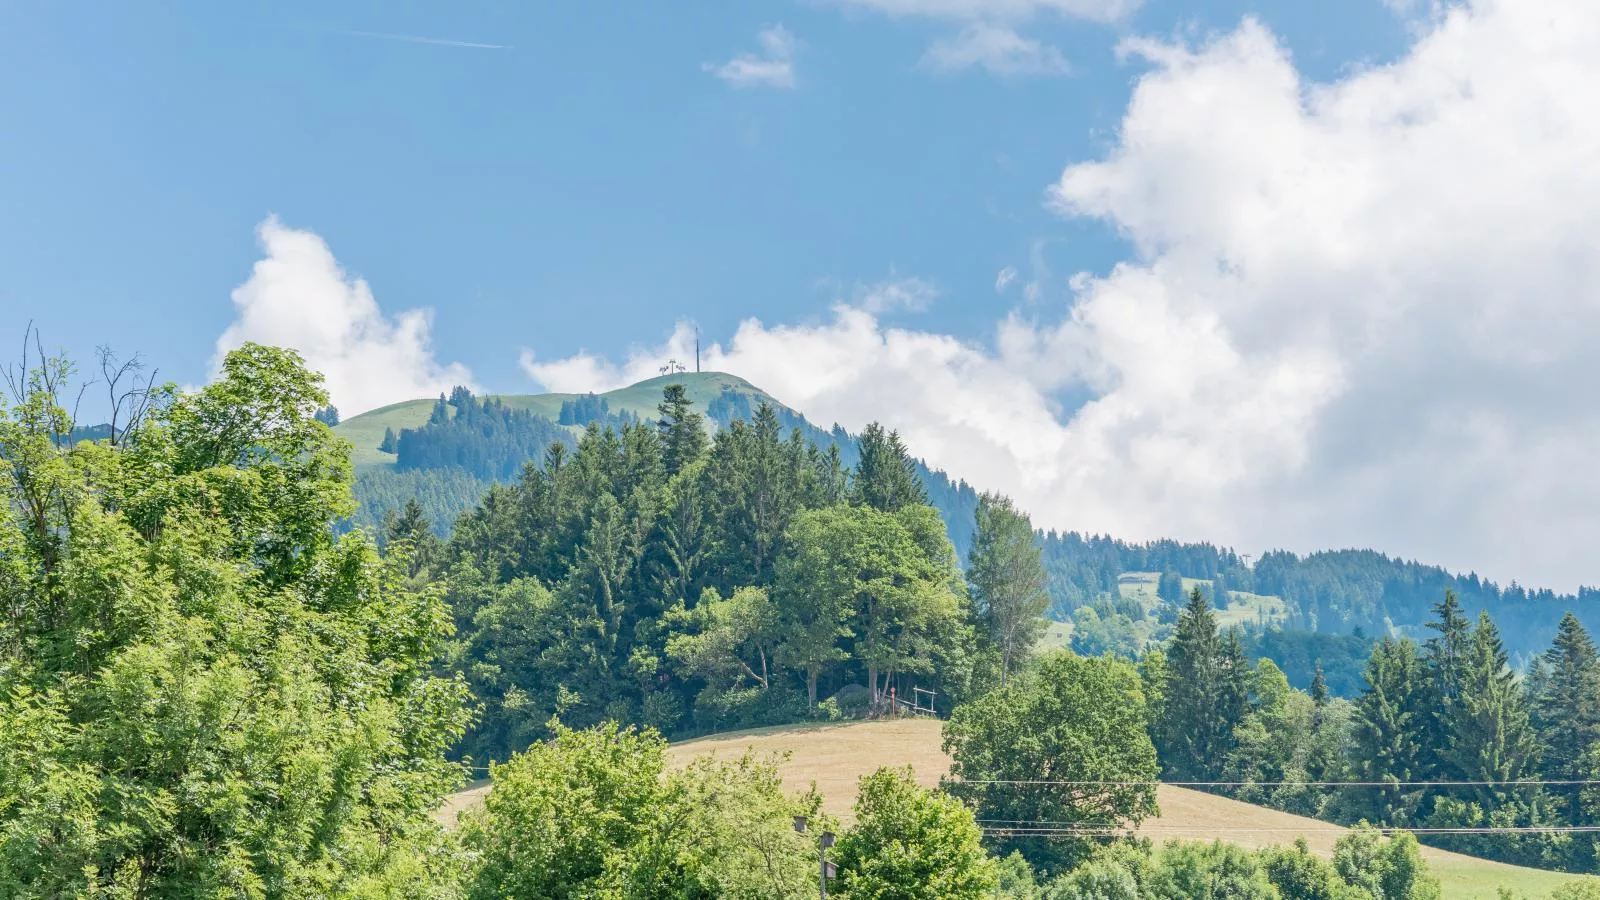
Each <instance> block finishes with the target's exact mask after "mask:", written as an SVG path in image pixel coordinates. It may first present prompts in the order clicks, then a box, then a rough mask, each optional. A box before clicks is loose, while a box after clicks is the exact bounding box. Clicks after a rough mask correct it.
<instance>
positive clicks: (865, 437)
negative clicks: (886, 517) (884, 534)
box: [851, 422, 928, 512]
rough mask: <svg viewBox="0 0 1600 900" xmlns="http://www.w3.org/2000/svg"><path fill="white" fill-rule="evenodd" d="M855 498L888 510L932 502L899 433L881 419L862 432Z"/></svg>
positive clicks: (885, 510)
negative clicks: (890, 428) (885, 427)
mask: <svg viewBox="0 0 1600 900" xmlns="http://www.w3.org/2000/svg"><path fill="white" fill-rule="evenodd" d="M851 500H852V501H854V502H856V503H860V504H862V505H865V506H870V507H872V508H874V509H879V510H882V511H884V512H895V511H897V510H899V509H901V508H903V507H906V506H911V505H913V504H917V503H927V502H928V493H927V491H926V490H925V489H924V488H923V486H922V479H921V478H919V477H918V476H917V464H916V462H915V461H913V460H912V459H911V455H910V454H909V453H907V452H906V445H905V444H904V443H903V442H902V441H901V440H900V434H899V432H895V431H885V430H884V427H883V426H882V425H879V424H878V423H877V422H873V423H871V424H870V425H868V426H867V427H866V430H864V431H862V432H861V461H860V462H858V463H857V464H856V476H855V481H854V483H853V484H852V485H851Z"/></svg>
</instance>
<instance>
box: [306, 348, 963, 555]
mask: <svg viewBox="0 0 1600 900" xmlns="http://www.w3.org/2000/svg"><path fill="white" fill-rule="evenodd" d="M669 384H682V385H683V386H684V390H685V392H686V393H687V394H688V396H689V399H690V400H692V401H694V404H695V409H696V411H697V412H700V413H701V414H703V415H704V416H705V417H706V426H707V428H708V429H709V430H712V431H715V430H716V429H718V428H722V427H726V426H727V425H728V424H729V423H730V422H732V421H734V420H735V419H748V418H749V417H750V416H751V415H753V414H754V412H755V410H756V409H758V408H759V407H760V406H761V404H763V403H766V404H770V405H771V406H772V408H773V410H774V411H776V412H777V414H778V421H779V422H780V423H781V424H782V425H783V427H784V428H785V429H798V430H799V431H800V433H801V434H802V435H803V436H804V437H805V438H806V439H807V440H809V441H811V442H813V443H815V444H817V445H818V446H820V447H824V448H826V447H829V446H837V447H838V448H839V453H840V456H841V457H842V458H843V460H844V462H845V465H847V466H853V465H855V462H856V459H857V457H858V455H859V453H858V450H857V444H856V439H855V438H854V436H852V435H850V434H848V433H846V432H845V431H844V429H842V428H840V427H839V426H838V425H834V426H833V427H832V428H831V429H828V430H824V429H822V428H819V427H817V426H816V425H814V424H812V423H811V422H810V421H808V420H807V419H806V417H805V416H804V415H802V414H800V413H799V412H797V411H795V410H793V409H791V408H790V407H788V406H786V405H784V404H783V403H782V402H781V401H779V400H778V399H777V398H776V397H773V396H772V395H771V394H769V393H767V392H766V391H763V390H762V389H760V388H759V387H756V386H755V385H753V384H751V383H750V382H748V381H745V380H744V379H743V378H740V377H738V376H737V375H730V374H728V373H726V372H678V373H675V374H671V375H661V376H658V377H656V378H650V379H646V380H644V381H641V382H638V383H637V384H631V385H628V386H627V387H623V388H618V389H616V390H614V391H607V392H605V393H603V394H595V395H592V397H594V398H597V399H598V400H603V401H604V404H605V408H606V410H607V411H608V414H609V415H611V416H618V415H624V414H625V415H629V416H632V417H634V418H636V419H638V420H640V421H648V420H650V419H653V418H654V417H655V416H656V415H657V412H656V405H657V404H658V403H660V402H661V392H662V389H663V388H665V387H666V386H667V385H669ZM590 397H591V395H587V394H557V393H552V394H496V395H490V396H489V397H486V398H483V399H486V400H491V401H498V402H499V403H501V404H503V405H504V406H505V407H507V408H508V409H513V410H521V411H526V412H529V413H532V414H533V415H534V416H538V417H540V418H542V419H544V420H547V422H548V423H550V424H552V425H554V426H555V427H556V428H558V429H560V432H559V433H561V434H564V435H566V436H570V438H571V440H572V441H573V442H576V441H577V439H578V438H579V437H580V436H581V435H582V434H583V431H584V425H583V424H572V425H560V424H557V423H559V421H560V417H561V410H562V405H563V404H565V403H568V402H577V401H581V400H587V399H589V398H590ZM437 402H438V401H437V399H436V398H422V399H417V400H406V401H402V402H400V403H393V404H390V405H388V406H384V407H381V408H379V409H374V410H371V411H369V412H364V413H361V414H360V415H357V416H352V417H350V418H349V419H346V420H344V421H343V422H341V423H339V424H338V425H337V426H335V427H334V431H335V432H336V433H337V434H339V435H340V436H342V437H344V438H346V439H347V440H349V441H350V442H351V443H352V444H354V445H355V453H354V454H353V455H352V461H353V462H354V463H355V469H356V499H357V501H359V502H360V503H361V507H362V508H361V511H360V512H359V513H358V514H357V516H356V520H355V521H356V524H358V525H364V526H373V525H377V524H378V523H379V522H381V521H382V520H383V515H384V513H385V512H386V511H387V510H389V509H394V508H397V507H398V506H400V505H402V504H404V502H405V500H406V499H408V498H409V497H411V496H413V495H418V496H420V497H421V498H422V499H423V501H424V503H423V506H424V509H425V510H426V512H427V513H428V516H429V518H430V519H431V520H432V521H433V523H434V525H435V527H436V528H438V529H439V530H441V532H442V531H444V530H446V529H448V528H449V526H450V524H451V523H452V522H453V521H454V520H455V518H456V516H458V515H460V514H461V513H462V512H464V511H466V510H467V509H469V508H471V506H472V505H473V504H475V503H476V502H477V501H478V499H479V498H480V497H481V496H482V495H483V492H484V490H486V489H487V488H488V485H489V484H490V483H491V481H490V479H489V478H488V477H486V476H484V475H482V474H481V473H471V472H463V471H460V470H456V469H451V470H445V469H435V470H418V469H415V468H413V469H410V470H409V471H405V470H402V467H401V466H400V458H399V456H398V455H397V454H395V453H385V452H382V451H380V450H379V449H378V446H379V444H381V443H382V442H383V437H384V433H385V432H386V431H389V430H393V431H394V433H395V434H396V435H398V434H400V432H401V431H403V430H405V429H408V428H411V429H415V428H421V427H422V426H424V425H425V424H427V422H428V420H429V417H430V416H431V415H432V413H433V409H434V406H435V404H436V403H437ZM913 449H914V448H913ZM434 473H438V474H434ZM919 474H920V475H921V476H922V480H923V484H924V486H925V487H926V488H927V490H928V499H929V502H931V503H932V504H933V505H934V507H936V508H937V509H938V510H939V511H940V513H941V514H942V515H943V516H944V519H945V524H946V526H947V527H948V529H949V531H950V538H951V540H952V541H953V542H954V543H955V545H956V549H957V551H958V552H959V553H960V554H961V555H962V556H963V557H965V554H966V549H967V547H968V546H969V544H970V542H971V535H972V519H973V513H974V511H975V510H976V508H977V503H978V495H977V492H976V491H974V490H973V489H972V488H971V487H969V486H968V485H967V484H966V483H965V482H962V481H956V480H953V479H951V478H950V477H949V476H947V475H945V473H943V472H941V471H938V470H936V469H930V468H929V467H928V466H926V465H924V464H920V463H919Z"/></svg>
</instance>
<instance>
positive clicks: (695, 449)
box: [656, 384, 709, 477]
mask: <svg viewBox="0 0 1600 900" xmlns="http://www.w3.org/2000/svg"><path fill="white" fill-rule="evenodd" d="M656 412H658V413H660V414H661V418H659V419H657V420H656V428H657V429H658V430H659V431H660V434H661V445H662V446H661V450H662V452H661V461H662V463H663V464H665V465H666V467H667V475H668V477H671V476H673V475H676V474H678V473H679V472H680V471H682V470H683V469H684V467H686V466H688V465H690V464H692V463H693V462H694V461H695V460H697V459H699V458H700V457H701V456H703V455H704V454H705V452H706V446H707V444H708V443H709V441H708V440H707V438H706V432H705V418H704V417H703V416H701V415H700V414H699V413H697V412H695V411H694V401H693V400H690V399H689V394H688V392H687V391H686V390H685V389H684V387H683V385H681V384H669V385H667V386H666V387H665V388H663V389H662V391H661V403H660V404H659V405H657V406H656Z"/></svg>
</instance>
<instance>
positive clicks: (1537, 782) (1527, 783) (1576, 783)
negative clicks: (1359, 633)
mask: <svg viewBox="0 0 1600 900" xmlns="http://www.w3.org/2000/svg"><path fill="white" fill-rule="evenodd" d="M953 783H954V784H1022V785H1052V786H1056V787H1160V786H1162V785H1165V786H1167V787H1185V788H1197V787H1334V788H1340V787H1373V788H1377V787H1385V788H1388V787H1542V786H1567V787H1581V786H1591V785H1600V779H1594V778H1587V779H1570V780H1563V779H1527V780H1520V781H1056V780H1051V779H1043V778H1040V779H1027V778H963V779H961V780H959V781H956V782H953Z"/></svg>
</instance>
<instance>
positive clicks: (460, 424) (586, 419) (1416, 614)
mask: <svg viewBox="0 0 1600 900" xmlns="http://www.w3.org/2000/svg"><path fill="white" fill-rule="evenodd" d="M669 384H682V385H683V386H684V388H685V390H686V392H687V393H688V395H689V397H690V399H692V400H693V401H694V403H695V406H696V408H697V409H698V410H699V411H700V412H702V413H703V414H704V415H705V416H706V428H707V430H709V431H715V430H716V429H718V428H724V427H726V426H727V425H728V424H729V423H730V422H732V421H734V420H736V419H748V418H750V417H751V416H752V415H753V414H754V413H755V411H756V410H757V409H758V408H759V407H760V406H761V404H763V403H766V404H770V405H771V406H772V408H773V409H774V410H775V411H776V413H777V415H778V419H779V421H780V423H781V424H782V425H783V426H784V427H785V428H786V429H798V430H799V431H800V433H801V434H802V436H803V437H805V438H806V439H807V440H810V441H812V442H814V443H816V444H817V445H818V446H819V447H822V448H824V449H826V448H827V447H829V446H837V447H838V448H839V453H840V456H841V458H842V459H843V461H844V463H845V465H846V466H854V465H855V463H856V461H857V458H858V455H859V449H858V443H857V440H856V437H855V436H854V435H851V434H849V433H848V432H846V431H845V430H844V429H843V428H841V427H839V426H838V425H833V426H832V427H831V428H828V429H823V428H820V427H818V426H817V425H815V424H813V423H812V422H810V421H809V420H807V419H806V417H805V416H804V415H802V414H801V413H799V412H798V411H796V410H794V409H791V408H790V407H788V406H786V405H785V404H784V403H782V402H781V401H780V400H778V399H777V398H775V397H773V396H772V395H771V394H768V393H767V392H766V391H763V390H762V389H760V388H759V387H757V386H755V385H753V384H751V383H750V382H748V381H745V380H744V379H742V378H739V377H737V376H735V375H729V374H727V373H724V372H681V373H676V374H671V375H663V376H660V377H657V378H651V379H648V380H645V381H641V382H639V383H637V384H633V385H629V386H627V387H624V388H619V389H617V390H614V391H607V392H605V393H602V394H555V393H551V394H521V395H516V394H506V395H488V396H474V395H473V394H471V393H470V392H468V391H467V390H466V389H465V388H457V389H455V390H454V391H452V392H451V393H450V394H449V395H440V396H439V397H437V398H433V399H417V400H407V401H404V402H401V403H395V404H392V405H389V406H385V407H382V408H381V409H375V410H372V411H370V412H366V413H362V414H361V415H358V416H355V417H353V418H350V419H347V420H345V421H344V422H342V423H340V424H339V425H337V426H336V427H335V429H334V430H335V431H336V432H338V433H339V434H340V435H343V436H344V437H346V438H348V439H349V440H350V441H351V442H352V443H353V444H354V445H355V454H354V462H355V468H356V484H355V494H356V499H357V500H358V501H359V502H360V504H361V506H360V510H359V511H358V512H357V514H356V516H355V517H354V519H353V520H352V523H351V524H352V525H354V526H358V527H377V526H379V525H380V524H381V523H382V522H383V520H384V517H385V515H387V514H388V513H389V512H391V511H398V510H399V509H400V508H401V507H403V506H404V505H405V504H406V502H407V501H408V500H411V499H413V498H414V499H416V500H418V501H419V502H420V503H421V505H422V508H423V511H424V513H425V514H426V515H427V517H428V519H429V521H430V522H432V523H433V526H434V528H435V530H437V531H438V532H439V533H440V534H444V533H447V532H448V531H449V529H450V527H451V525H452V523H453V522H454V521H455V519H456V517H457V516H459V515H460V514H461V513H463V512H465V511H467V510H468V509H471V508H472V507H474V506H475V505H476V504H477V503H478V501H479V500H480V499H482V497H483V495H484V493H485V492H486V491H487V490H488V488H489V486H490V485H492V484H494V483H496V482H502V483H503V482H509V481H511V480H514V479H515V478H516V477H517V475H518V473H519V472H520V471H521V469H522V467H523V466H524V465H525V464H527V463H528V462H529V461H533V462H535V464H537V463H539V462H541V461H542V459H543V456H544V452H545V450H546V449H547V448H548V447H549V446H550V444H552V443H563V444H566V445H568V446H569V448H570V447H572V446H575V445H576V443H577V440H578V438H579V437H580V436H581V435H582V434H583V432H584V430H585V428H587V427H589V426H590V425H591V424H592V425H596V426H598V427H602V428H604V427H620V426H621V425H623V424H625V423H638V422H647V421H650V420H652V419H653V418H654V417H655V416H656V414H657V413H656V404H657V403H658V402H660V399H661V392H662V389H663V388H664V387H666V386H667V385H669ZM386 436H389V437H391V438H392V446H391V449H390V450H387V451H386V450H383V449H380V447H382V446H385V445H386ZM911 449H912V451H913V452H915V450H916V448H914V447H913V448H911ZM919 474H920V475H921V476H922V480H923V484H924V486H925V487H926V489H927V492H928V499H929V502H930V503H931V504H932V505H933V506H934V507H935V508H936V509H938V510H939V512H940V514H941V515H942V516H943V518H944V521H945V526H946V529H947V530H948V532H949V534H950V539H951V541H952V543H954V544H955V546H956V549H957V552H958V553H959V554H960V558H961V559H963V560H964V559H965V557H966V553H967V550H968V548H969V547H970V546H971V542H972V531H973V514H974V511H975V510H976V508H977V503H978V494H977V491H976V490H974V488H973V487H972V486H971V485H969V484H967V483H966V482H965V481H962V480H959V479H953V478H951V477H950V476H949V475H947V474H945V473H944V472H942V471H939V470H937V469H933V468H930V467H928V466H927V465H925V464H920V463H919ZM1019 500H1021V501H1022V504H1023V506H1024V507H1026V505H1027V498H1019ZM1040 544H1041V547H1042V549H1043V554H1044V563H1045V567H1046V570H1047V572H1048V574H1049V590H1050V595H1051V601H1052V603H1051V610H1050V614H1051V615H1052V616H1053V617H1054V618H1057V619H1060V620H1062V621H1068V620H1073V619H1074V613H1075V612H1076V611H1078V610H1080V609H1082V608H1085V607H1090V608H1093V609H1094V610H1095V613H1096V621H1098V622H1099V626H1098V628H1099V633H1098V634H1097V635H1096V636H1095V638H1094V639H1093V640H1092V641H1091V640H1087V636H1088V631H1085V632H1084V635H1083V636H1082V637H1083V638H1084V644H1083V646H1082V647H1080V649H1082V650H1084V651H1085V652H1099V650H1098V649H1092V648H1099V647H1101V646H1102V644H1101V642H1102V641H1105V642H1109V645H1110V646H1112V647H1122V648H1126V647H1128V646H1133V645H1137V644H1140V643H1142V642H1143V641H1144V640H1146V639H1149V638H1155V639H1159V638H1160V637H1162V636H1164V634H1165V633H1166V630H1168V627H1169V626H1170V622H1165V621H1164V620H1163V618H1162V616H1163V610H1162V608H1161V605H1160V600H1163V599H1164V600H1166V601H1168V602H1169V603H1170V602H1171V601H1173V600H1174V599H1175V598H1174V597H1172V596H1167V597H1164V598H1159V599H1158V598H1157V597H1156V596H1155V593H1154V589H1155V585H1156V584H1158V583H1159V582H1161V581H1163V580H1164V581H1168V582H1171V583H1172V584H1176V585H1180V588H1179V589H1180V590H1188V589H1189V588H1190V587H1193V586H1194V585H1195V584H1201V585H1202V586H1203V587H1204V589H1205V590H1206V591H1207V593H1208V594H1211V595H1213V596H1216V597H1220V598H1222V599H1221V600H1220V601H1219V605H1229V606H1233V605H1236V604H1238V603H1240V602H1243V603H1245V604H1246V605H1245V606H1244V607H1241V608H1240V609H1237V610H1235V615H1236V616H1237V617H1238V619H1239V621H1238V622H1237V624H1239V625H1241V626H1242V627H1245V628H1246V629H1247V630H1251V631H1255V632H1262V631H1266V630H1269V629H1270V630H1275V631H1277V632H1279V633H1281V634H1284V635H1288V636H1289V638H1285V639H1282V640H1280V641H1279V643H1280V644H1281V643H1284V640H1289V639H1290V638H1292V641H1290V644H1292V646H1294V647H1295V648H1296V652H1294V653H1293V654H1289V655H1290V656H1293V657H1294V658H1297V659H1298V658H1303V659H1302V661H1303V662H1304V665H1303V666H1296V667H1292V671H1291V677H1292V678H1294V680H1295V683H1296V684H1297V685H1300V686H1304V683H1308V682H1309V678H1310V675H1311V671H1312V667H1313V665H1314V664H1315V662H1316V661H1318V660H1319V659H1320V660H1322V661H1324V662H1325V663H1331V661H1332V660H1333V659H1334V658H1339V659H1341V660H1343V661H1344V663H1345V664H1346V666H1345V667H1346V668H1349V669H1351V671H1349V672H1343V673H1340V674H1342V675H1343V676H1345V677H1344V679H1343V680H1345V681H1348V682H1350V683H1351V684H1354V683H1355V681H1356V678H1357V671H1358V669H1359V666H1360V665H1361V664H1362V663H1363V662H1364V659H1365V655H1366V654H1365V652H1364V650H1361V651H1360V652H1355V651H1353V650H1352V648H1351V647H1347V646H1345V645H1344V644H1342V643H1340V642H1338V641H1334V640H1330V638H1332V637H1335V636H1351V635H1353V636H1356V637H1358V638H1364V639H1365V638H1367V637H1368V636H1370V638H1376V637H1379V636H1382V635H1384V634H1404V635H1407V636H1410V637H1412V638H1414V639H1424V638H1426V637H1427V636H1428V635H1429V634H1430V633H1431V632H1429V631H1427V629H1426V628H1425V627H1424V623H1426V622H1428V621H1430V620H1431V618H1432V615H1431V608H1432V605H1433V604H1434V603H1436V602H1438V601H1439V599H1440V598H1441V597H1442V596H1443V594H1444V592H1445V591H1446V590H1452V591H1454V592H1455V593H1456V594H1457V595H1458V596H1459V597H1460V598H1461V601H1462V605H1463V607H1464V608H1465V610H1466V611H1467V613H1468V614H1469V615H1472V616H1475V615H1476V614H1477V613H1478V612H1479V611H1485V612H1488V613H1489V614H1490V615H1491V616H1493V617H1494V618H1495V619H1496V620H1497V621H1498V622H1499V623H1500V626H1501V629H1502V632H1503V637H1504V639H1505V642H1506V645H1507V647H1508V649H1509V650H1510V652H1511V654H1512V657H1513V661H1514V663H1515V664H1517V665H1518V666H1519V667H1522V666H1524V665H1526V664H1527V663H1528V662H1529V661H1530V659H1531V657H1532V656H1533V655H1534V654H1536V653H1539V652H1541V651H1542V650H1543V649H1544V648H1545V647H1546V646H1548V644H1549V641H1550V639H1551V636H1552V635H1553V633H1554V630H1555V626H1556V622H1557V621H1558V620H1559V619H1560V617H1561V614H1562V613H1563V612H1565V611H1567V610H1573V611H1576V612H1577V613H1578V615H1579V617H1580V618H1581V619H1582V620H1583V622H1584V624H1585V625H1586V626H1587V627H1589V628H1590V629H1591V630H1600V592H1596V591H1594V590H1592V589H1588V588H1585V589H1582V590H1580V591H1579V592H1578V593H1577V594H1576V595H1573V594H1556V593H1554V592H1552V591H1549V590H1529V589H1527V588H1524V587H1522V586H1520V585H1517V584H1516V583H1514V582H1513V583H1512V584H1510V585H1508V586H1505V587H1501V586H1499V585H1497V584H1495V583H1493V582H1490V581H1487V580H1484V579H1481V578H1479V577H1478V576H1477V575H1475V574H1467V575H1459V574H1454V573H1451V572H1447V571H1445V570H1444V569H1442V568H1439V567H1437V566H1427V565H1423V564H1421V563H1418V562H1414V561H1406V560H1401V559H1395V558H1390V557H1388V556H1385V555H1383V554H1381V553H1378V552H1376V551H1373V550H1336V551H1324V552H1320V553H1314V554H1311V555H1309V556H1303V557H1302V556H1298V555H1295V554H1292V553H1287V552H1284V551H1278V550H1274V551H1269V552H1267V553H1264V554H1262V555H1261V556H1260V557H1259V559H1258V561H1257V562H1256V563H1255V564H1254V565H1253V566H1252V565H1248V564H1247V558H1242V557H1241V556H1240V554H1238V553H1235V552H1234V551H1233V550H1232V549H1230V548H1227V547H1219V546H1216V545H1213V544H1209V543H1180V542H1177V541H1171V540H1157V541H1150V542H1146V543H1130V542H1126V541H1121V540H1117V539H1115V538H1113V537H1110V536H1099V535H1082V534H1078V533H1075V532H1066V533H1057V532H1054V531H1050V532H1042V533H1041V534H1040ZM1163 576H1164V578H1163ZM1138 585H1146V586H1148V587H1149V590H1145V589H1144V588H1140V587H1138ZM1141 591H1142V593H1141ZM1146 594H1148V595H1149V596H1146ZM1268 610H1270V611H1271V614H1270V615H1267V614H1266V611H1268ZM1246 613H1248V614H1246ZM1296 636H1298V637H1296ZM1130 642H1131V643H1130ZM1357 643H1358V644H1360V645H1361V646H1362V647H1364V646H1365V644H1364V643H1362V642H1360V641H1358V642H1357ZM1075 646H1076V645H1075ZM1285 646H1288V644H1286V645H1285ZM1357 649H1358V650H1359V648H1357ZM1282 650H1283V647H1280V648H1279V651H1280V653H1281V652H1282ZM1330 672H1331V669H1330ZM1330 677H1331V676H1330Z"/></svg>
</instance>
